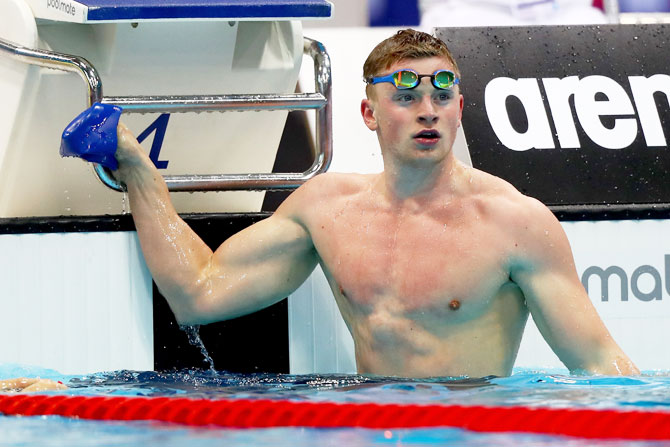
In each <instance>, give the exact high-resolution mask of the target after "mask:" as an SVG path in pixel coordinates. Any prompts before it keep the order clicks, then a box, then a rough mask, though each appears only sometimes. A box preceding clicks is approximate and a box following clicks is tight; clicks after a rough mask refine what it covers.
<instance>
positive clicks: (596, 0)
mask: <svg viewBox="0 0 670 447" xmlns="http://www.w3.org/2000/svg"><path fill="white" fill-rule="evenodd" d="M593 7H594V8H598V9H602V10H603V11H604V10H605V5H603V0H593Z"/></svg>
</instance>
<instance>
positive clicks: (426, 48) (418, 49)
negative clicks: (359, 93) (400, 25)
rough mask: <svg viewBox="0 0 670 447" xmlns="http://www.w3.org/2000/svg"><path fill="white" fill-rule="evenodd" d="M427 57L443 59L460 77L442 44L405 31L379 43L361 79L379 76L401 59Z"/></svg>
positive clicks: (364, 68) (418, 32) (433, 38)
mask: <svg viewBox="0 0 670 447" xmlns="http://www.w3.org/2000/svg"><path fill="white" fill-rule="evenodd" d="M428 57H441V58H444V59H445V60H447V61H448V62H449V63H450V64H451V65H452V67H453V71H454V73H456V76H458V77H460V76H461V74H460V71H459V70H458V65H457V64H456V60H455V59H454V57H453V56H452V54H451V52H450V51H449V48H447V45H446V44H445V43H444V42H442V41H441V40H440V39H438V38H436V37H433V36H431V35H430V34H426V33H424V32H421V31H416V30H413V29H405V30H401V31H398V32H397V33H396V34H394V35H393V36H391V37H389V38H388V39H385V40H383V41H381V42H380V43H379V44H378V45H377V46H376V47H375V48H374V50H372V52H371V53H370V55H369V56H368V58H367V59H366V60H365V64H363V79H368V78H370V77H371V76H379V75H381V74H383V72H384V71H386V70H388V69H389V68H391V66H392V65H393V64H395V63H396V62H398V61H401V60H403V59H422V58H428ZM368 87H369V86H368Z"/></svg>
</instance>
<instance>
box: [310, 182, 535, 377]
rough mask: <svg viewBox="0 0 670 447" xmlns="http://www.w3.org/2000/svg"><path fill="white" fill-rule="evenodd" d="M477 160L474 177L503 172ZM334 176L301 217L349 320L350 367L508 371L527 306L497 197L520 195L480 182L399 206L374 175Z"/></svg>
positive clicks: (424, 372)
mask: <svg viewBox="0 0 670 447" xmlns="http://www.w3.org/2000/svg"><path fill="white" fill-rule="evenodd" d="M473 171H474V170H473ZM476 172H477V173H478V174H477V175H482V176H483V177H482V178H481V180H482V182H479V183H483V184H485V185H486V184H487V182H491V181H493V182H494V185H495V182H498V181H499V182H502V181H501V180H498V179H496V180H491V179H492V177H490V176H488V175H486V174H483V173H479V171H476ZM331 177H332V178H331V179H330V180H328V182H329V183H330V188H329V190H330V193H329V192H327V191H326V190H325V189H322V188H320V189H322V192H323V193H325V194H328V197H324V198H322V200H318V201H316V203H315V205H314V206H311V207H309V211H308V212H307V214H306V216H304V221H305V223H306V226H307V229H308V231H309V232H310V234H311V237H312V240H313V242H314V246H315V248H316V250H317V252H318V255H319V257H320V262H321V265H322V267H323V270H324V272H325V274H326V277H327V278H328V281H329V283H330V286H331V288H332V290H333V294H334V295H335V299H336V300H337V303H338V305H339V308H340V310H341V312H342V315H343V317H344V319H345V322H346V323H347V325H348V327H349V329H350V330H351V332H352V335H353V338H354V341H355V345H356V360H357V364H358V369H359V372H361V373H375V374H385V375H398V376H405V377H412V376H424V377H425V376H460V375H469V376H485V375H508V374H510V373H511V369H512V366H513V363H514V359H515V357H516V352H517V350H518V346H519V342H520V339H521V335H522V332H523V328H524V326H525V322H526V319H527V316H528V311H527V309H526V307H525V304H524V298H523V295H522V294H521V292H520V290H519V288H518V287H517V286H516V285H515V284H514V283H513V282H512V281H511V280H510V268H511V265H510V263H511V260H512V259H513V257H514V255H515V253H516V251H517V250H518V247H517V244H516V242H515V238H514V237H513V236H510V234H509V233H508V231H509V227H508V226H507V225H505V223H506V222H511V220H512V219H513V218H514V216H512V215H508V214H510V213H513V208H514V207H512V209H508V210H506V206H505V205H504V202H506V201H510V200H511V202H510V203H512V202H514V201H515V200H518V199H519V198H521V197H523V196H522V195H521V194H519V193H518V192H516V191H511V190H510V188H511V187H509V188H508V187H503V188H493V189H490V190H489V186H484V189H483V191H482V192H481V193H477V194H472V195H470V196H466V197H465V198H459V199H453V200H452V201H451V202H449V203H447V202H446V201H444V202H442V203H440V201H437V202H435V203H432V204H431V205H430V206H427V207H425V208H415V209H412V210H408V209H400V208H398V207H394V206H392V205H390V204H388V203H387V202H386V201H384V200H382V199H381V198H380V197H379V194H377V193H375V191H374V188H372V184H373V182H374V181H375V178H376V176H362V175H339V174H337V175H331ZM478 180H480V179H479V178H478ZM502 183H504V182H502ZM508 196H509V197H508ZM517 196H518V197H517Z"/></svg>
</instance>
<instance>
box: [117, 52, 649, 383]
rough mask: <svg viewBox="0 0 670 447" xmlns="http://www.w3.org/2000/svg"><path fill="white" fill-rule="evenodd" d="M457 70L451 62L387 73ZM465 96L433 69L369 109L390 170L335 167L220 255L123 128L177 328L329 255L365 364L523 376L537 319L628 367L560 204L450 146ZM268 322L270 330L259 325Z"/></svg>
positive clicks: (562, 350)
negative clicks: (526, 191)
mask: <svg viewBox="0 0 670 447" xmlns="http://www.w3.org/2000/svg"><path fill="white" fill-rule="evenodd" d="M400 68H412V69H414V70H416V71H417V72H419V73H422V74H424V73H433V72H434V71H435V70H437V69H444V68H446V69H452V68H453V67H450V66H449V64H448V62H447V61H445V60H443V59H440V58H425V59H412V60H404V61H399V62H398V63H396V64H394V65H393V66H391V67H389V69H388V70H387V72H386V73H380V74H387V73H390V72H393V71H395V70H397V69H400ZM462 106H463V98H462V96H461V95H460V92H459V90H458V87H455V88H454V89H453V90H451V91H445V90H439V89H436V88H435V87H433V86H432V85H431V84H430V80H429V79H428V78H423V79H422V82H421V83H420V85H419V86H418V87H416V88H415V89H413V90H411V91H400V90H397V89H396V88H395V87H394V86H393V85H392V84H389V83H380V84H376V85H374V86H372V87H371V89H370V96H369V97H368V98H366V99H364V100H363V101H362V103H361V114H362V117H363V121H364V123H365V125H366V126H367V127H368V128H369V129H370V130H371V131H374V132H376V134H377V136H378V139H379V142H380V146H381V149H382V156H383V159H384V172H382V173H380V174H374V175H359V174H323V175H320V176H317V177H315V178H314V179H312V180H310V181H308V182H307V183H306V184H305V185H303V186H302V187H301V188H299V189H298V190H296V191H295V192H294V193H293V194H292V195H291V196H290V197H289V198H288V199H287V200H286V201H285V202H284V203H283V204H282V205H281V206H280V207H279V209H278V210H277V212H276V213H275V214H274V215H273V216H272V217H270V218H268V219H266V220H264V221H262V222H259V223H257V224H255V225H252V226H251V227H249V228H247V229H245V230H243V231H241V232H240V233H238V234H236V235H234V236H233V237H231V238H229V239H228V240H227V241H226V242H224V243H223V244H222V245H221V247H219V248H218V249H217V250H216V251H215V252H214V253H212V251H211V250H210V249H209V248H208V247H207V246H206V245H205V244H204V243H202V241H201V240H200V239H199V238H198V237H197V236H196V235H195V234H194V233H193V232H192V231H191V230H190V228H188V226H187V225H186V224H185V223H184V222H183V221H182V220H181V219H180V218H179V216H177V214H176V213H175V211H174V208H173V207H172V204H171V202H170V199H169V194H168V193H167V189H166V188H165V184H164V182H163V181H162V178H161V177H160V175H159V174H158V173H157V171H156V170H155V168H154V167H153V165H152V164H151V162H150V160H149V159H148V157H147V156H146V154H145V153H144V152H143V151H142V149H141V147H140V146H139V144H138V143H137V142H136V141H135V140H134V138H133V137H132V135H130V133H129V132H128V131H127V129H125V128H124V127H123V126H120V130H119V142H120V143H119V150H118V151H117V159H118V160H119V164H120V168H119V171H118V176H119V178H120V179H121V180H122V181H123V182H124V183H125V184H126V185H127V186H128V191H129V197H130V204H131V210H132V213H133V218H134V220H135V225H136V227H137V230H138V235H139V237H140V242H141V244H142V249H143V253H144V256H145V259H146V260H147V263H148V265H149V268H150V269H151V272H152V274H153V276H154V280H155V281H156V284H157V285H158V287H159V288H160V289H161V291H162V293H163V295H164V296H165V297H166V298H167V299H168V302H169V303H170V306H171V308H172V310H173V311H174V312H175V315H176V317H177V319H178V321H179V322H180V323H183V324H196V323H208V322H213V321H219V320H222V319H228V318H234V317H236V316H239V315H244V314H246V313H250V312H253V311H255V310H258V309H260V308H263V307H265V306H268V305H270V304H272V303H274V302H277V301H279V300H281V299H283V298H284V297H285V296H287V295H288V294H290V293H292V292H293V291H294V290H295V289H296V288H297V287H299V286H300V284H301V283H302V282H303V281H304V280H305V279H306V278H307V276H308V275H309V274H310V273H311V271H312V270H313V269H314V267H315V266H316V265H317V264H320V265H321V266H322V268H323V271H324V272H325V274H326V277H327V279H328V282H329V284H330V287H331V289H332V291H333V295H334V297H335V299H336V301H337V304H338V306H339V308H340V310H341V312H342V315H343V317H344V320H345V322H346V324H347V326H348V327H349V329H350V331H351V333H352V335H353V338H354V343H355V347H356V361H357V366H358V371H359V372H361V373H373V374H380V375H394V376H404V377H427V376H461V375H467V376H471V377H481V376H488V375H499V376H502V375H508V374H510V373H511V370H512V366H513V364H514V359H515V357H516V353H517V350H518V346H519V342H520V339H521V335H522V332H523V329H524V325H525V323H526V320H527V317H528V314H529V312H530V313H531V314H532V315H533V318H534V320H535V322H536V324H537V325H538V328H539V329H540V331H541V333H542V334H543V336H544V337H545V339H546V340H547V342H548V343H549V345H550V346H551V347H552V348H553V349H554V351H555V352H556V353H557V354H558V356H559V357H560V358H561V360H562V361H563V362H564V363H565V364H566V366H568V368H570V369H571V370H586V371H589V372H592V373H608V374H632V373H636V372H637V369H636V368H635V366H634V365H633V364H632V363H631V362H630V360H629V359H628V358H627V357H626V355H625V354H624V353H623V352H622V351H621V350H620V349H619V347H618V346H617V344H616V343H615V342H614V341H613V340H612V338H611V337H610V335H609V332H608V331H607V329H606V328H605V326H604V325H603V324H602V321H601V320H600V318H599V317H598V315H597V313H596V312H595V310H594V308H593V306H592V304H591V302H590V300H589V298H588V296H587V295H586V293H585V291H584V289H583V287H582V285H581V283H580V281H579V278H578V277H577V274H576V271H575V268H574V262H573V259H572V253H571V250H570V246H569V244H568V241H567V238H566V237H565V234H564V232H563V230H562V228H561V226H560V224H559V223H558V221H557V220H556V219H555V218H554V216H553V215H552V214H551V212H550V211H549V210H548V209H547V208H546V207H544V206H543V205H542V204H541V203H539V202H538V201H536V200H534V199H531V198H529V197H526V196H524V195H522V194H520V193H519V192H518V191H517V190H516V189H514V188H513V187H512V186H511V185H509V184H508V183H506V182H505V181H503V180H501V179H499V178H496V177H494V176H491V175H489V174H486V173H484V172H482V171H479V170H476V169H473V168H470V167H467V166H465V165H463V164H462V163H460V162H459V161H457V160H456V159H455V157H454V155H453V153H452V147H453V143H454V139H455V137H456V132H457V130H458V127H459V126H460V119H461V112H462ZM259 330H262V328H259Z"/></svg>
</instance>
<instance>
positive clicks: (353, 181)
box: [296, 172, 372, 197]
mask: <svg viewBox="0 0 670 447" xmlns="http://www.w3.org/2000/svg"><path fill="white" fill-rule="evenodd" d="M371 179H372V175H370V174H351V173H340V172H326V173H323V174H320V175H317V176H315V177H313V178H311V179H310V180H308V181H307V182H305V184H304V185H302V186H301V187H300V188H299V189H298V191H299V192H301V193H304V194H305V195H313V194H319V195H320V196H321V197H324V196H329V197H333V196H342V195H349V194H355V193H357V192H360V191H361V190H364V189H367V187H368V185H370V182H371ZM298 191H296V192H298Z"/></svg>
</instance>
